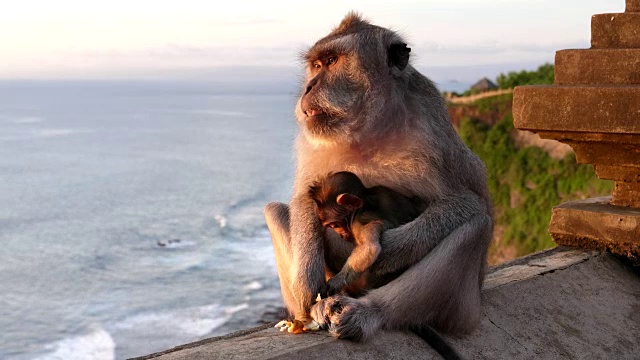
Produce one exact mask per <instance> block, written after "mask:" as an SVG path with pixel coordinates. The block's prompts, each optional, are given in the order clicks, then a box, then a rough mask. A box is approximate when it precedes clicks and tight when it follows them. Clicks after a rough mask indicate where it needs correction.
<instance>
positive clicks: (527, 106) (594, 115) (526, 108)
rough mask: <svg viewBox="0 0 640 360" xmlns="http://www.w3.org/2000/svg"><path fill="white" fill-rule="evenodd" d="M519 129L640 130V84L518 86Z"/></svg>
mask: <svg viewBox="0 0 640 360" xmlns="http://www.w3.org/2000/svg"><path fill="white" fill-rule="evenodd" d="M513 119H514V125H515V127H516V128H518V129H520V130H533V131H539V130H546V131H569V132H588V133H622V134H640V121H638V119H640V86H556V85H546V86H543V85H535V86H518V87H516V88H515V90H514V92H513Z"/></svg>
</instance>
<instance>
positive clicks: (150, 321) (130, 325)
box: [116, 304, 249, 338]
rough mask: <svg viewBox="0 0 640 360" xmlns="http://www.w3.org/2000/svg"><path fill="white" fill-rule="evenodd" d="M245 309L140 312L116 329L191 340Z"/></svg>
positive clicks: (216, 306) (209, 307) (218, 307)
mask: <svg viewBox="0 0 640 360" xmlns="http://www.w3.org/2000/svg"><path fill="white" fill-rule="evenodd" d="M248 307H249V305H248V304H241V305H238V306H233V307H224V306H221V305H219V304H210V305H205V306H198V307H190V308H183V309H176V310H170V311H167V312H162V313H157V312H156V313H142V314H138V315H134V316H130V317H128V318H126V319H125V320H124V321H122V322H120V323H118V324H117V325H116V328H118V329H123V330H132V331H134V332H140V333H145V334H146V335H151V334H153V335H156V336H158V337H166V336H167V335H170V334H173V335H176V333H178V334H179V335H181V336H182V337H189V338H192V337H193V338H195V337H200V336H205V335H207V334H209V333H211V332H212V331H213V330H215V329H217V328H219V327H220V326H222V325H223V324H224V323H226V322H227V321H228V320H229V319H230V318H231V315H233V314H234V313H236V312H238V311H240V310H244V309H247V308H248Z"/></svg>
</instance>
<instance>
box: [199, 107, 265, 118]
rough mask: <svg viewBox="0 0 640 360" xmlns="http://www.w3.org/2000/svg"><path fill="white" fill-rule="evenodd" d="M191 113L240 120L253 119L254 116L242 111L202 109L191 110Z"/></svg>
mask: <svg viewBox="0 0 640 360" xmlns="http://www.w3.org/2000/svg"><path fill="white" fill-rule="evenodd" d="M191 112H192V113H196V114H207V115H216V116H225V117H242V118H250V117H254V115H251V114H247V113H246V112H243V111H228V110H215V109H202V110H192V111H191Z"/></svg>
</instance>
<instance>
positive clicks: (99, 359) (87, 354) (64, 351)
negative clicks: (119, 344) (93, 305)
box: [34, 325, 116, 360]
mask: <svg viewBox="0 0 640 360" xmlns="http://www.w3.org/2000/svg"><path fill="white" fill-rule="evenodd" d="M45 349H46V350H50V351H52V352H51V353H49V354H45V355H43V356H40V357H38V358H36V359H34V360H76V359H77V360H114V359H115V349H116V344H115V342H114V341H113V338H112V337H111V335H110V334H109V333H108V332H107V331H106V330H105V329H103V328H102V327H100V326H99V325H96V326H94V327H93V329H92V330H91V331H90V332H89V333H87V334H83V335H78V336H74V337H69V338H66V339H62V340H60V341H57V342H54V343H51V344H48V345H45Z"/></svg>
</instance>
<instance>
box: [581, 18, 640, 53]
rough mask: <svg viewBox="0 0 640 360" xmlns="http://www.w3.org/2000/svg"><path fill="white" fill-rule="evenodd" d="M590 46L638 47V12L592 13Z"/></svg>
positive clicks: (602, 47) (598, 47)
mask: <svg viewBox="0 0 640 360" xmlns="http://www.w3.org/2000/svg"><path fill="white" fill-rule="evenodd" d="M591 47H592V48H594V49H629V48H640V13H635V12H628V13H621V14H598V15H593V16H592V17H591Z"/></svg>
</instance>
